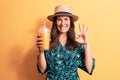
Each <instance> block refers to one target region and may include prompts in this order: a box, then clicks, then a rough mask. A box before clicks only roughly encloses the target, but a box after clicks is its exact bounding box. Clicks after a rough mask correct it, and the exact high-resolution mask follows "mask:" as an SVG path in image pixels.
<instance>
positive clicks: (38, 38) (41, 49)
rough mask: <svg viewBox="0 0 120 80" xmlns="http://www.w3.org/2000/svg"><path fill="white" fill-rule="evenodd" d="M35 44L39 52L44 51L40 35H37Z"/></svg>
mask: <svg viewBox="0 0 120 80" xmlns="http://www.w3.org/2000/svg"><path fill="white" fill-rule="evenodd" d="M36 45H37V47H38V49H39V51H40V52H43V51H44V49H43V39H42V37H41V36H40V35H38V36H37V41H36Z"/></svg>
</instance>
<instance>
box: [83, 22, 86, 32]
mask: <svg viewBox="0 0 120 80" xmlns="http://www.w3.org/2000/svg"><path fill="white" fill-rule="evenodd" d="M85 30H86V28H85V26H84V24H83V32H85Z"/></svg>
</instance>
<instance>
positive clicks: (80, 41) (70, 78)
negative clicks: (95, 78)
mask: <svg viewBox="0 0 120 80" xmlns="http://www.w3.org/2000/svg"><path fill="white" fill-rule="evenodd" d="M47 18H48V20H50V21H52V23H53V24H52V29H51V41H50V48H49V50H44V48H43V47H42V45H43V44H42V43H43V42H42V37H41V36H40V35H39V36H38V37H37V47H38V48H39V55H38V58H37V61H38V63H37V68H38V71H39V73H40V74H43V73H45V72H48V74H47V79H46V80H79V76H78V72H77V68H80V69H82V70H84V71H86V72H87V73H89V74H92V71H93V69H94V65H95V60H94V59H93V58H92V55H91V51H90V45H89V41H88V36H87V32H88V29H87V27H85V26H84V25H83V26H79V28H80V33H78V34H75V31H74V28H75V26H74V22H75V21H77V20H78V16H76V15H73V14H72V11H71V8H70V6H66V5H58V6H56V7H55V13H54V15H49V16H48V17H47Z"/></svg>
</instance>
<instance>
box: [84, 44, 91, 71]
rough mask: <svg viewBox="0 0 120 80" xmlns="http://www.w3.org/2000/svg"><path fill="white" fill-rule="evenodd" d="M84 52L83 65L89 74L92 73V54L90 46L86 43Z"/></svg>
mask: <svg viewBox="0 0 120 80" xmlns="http://www.w3.org/2000/svg"><path fill="white" fill-rule="evenodd" d="M84 51H85V53H84V54H85V65H86V68H87V70H88V72H89V73H91V71H92V54H91V51H90V44H89V43H87V44H85V45H84Z"/></svg>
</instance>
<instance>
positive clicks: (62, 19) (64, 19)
mask: <svg viewBox="0 0 120 80" xmlns="http://www.w3.org/2000/svg"><path fill="white" fill-rule="evenodd" d="M56 22H57V28H58V30H59V32H60V33H67V31H68V30H69V28H70V17H69V16H58V17H57V21H56Z"/></svg>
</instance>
